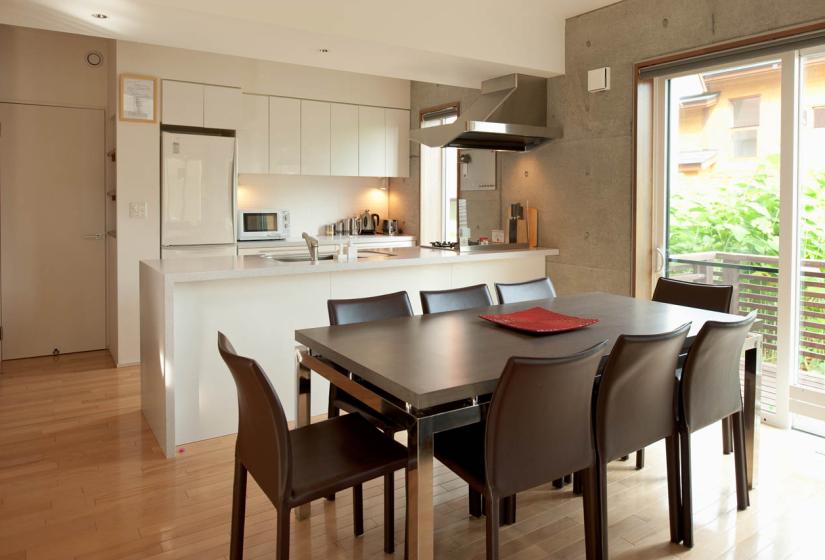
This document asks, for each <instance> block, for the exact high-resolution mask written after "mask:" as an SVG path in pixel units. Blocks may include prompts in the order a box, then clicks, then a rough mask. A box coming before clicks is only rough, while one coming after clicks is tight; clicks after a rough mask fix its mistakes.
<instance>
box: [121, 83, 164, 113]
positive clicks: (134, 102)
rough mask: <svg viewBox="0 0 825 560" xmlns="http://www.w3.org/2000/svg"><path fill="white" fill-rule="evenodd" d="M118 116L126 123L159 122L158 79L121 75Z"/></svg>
mask: <svg viewBox="0 0 825 560" xmlns="http://www.w3.org/2000/svg"><path fill="white" fill-rule="evenodd" d="M118 116H119V118H120V120H121V121H126V122H139V123H156V122H158V79H157V78H155V77H153V76H141V75H138V74H121V75H120V103H119V108H118Z"/></svg>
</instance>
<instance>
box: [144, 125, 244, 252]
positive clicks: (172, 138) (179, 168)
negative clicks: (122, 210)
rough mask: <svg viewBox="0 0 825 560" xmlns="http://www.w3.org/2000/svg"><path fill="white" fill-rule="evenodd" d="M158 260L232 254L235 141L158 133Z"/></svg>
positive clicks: (233, 239) (233, 242) (224, 138)
mask: <svg viewBox="0 0 825 560" xmlns="http://www.w3.org/2000/svg"><path fill="white" fill-rule="evenodd" d="M161 177H162V181H161V201H160V206H161V234H160V239H161V242H160V243H161V258H163V259H168V258H178V257H206V256H227V255H235V254H236V248H235V138H231V137H226V136H208V135H205V134H185V133H178V132H163V133H161Z"/></svg>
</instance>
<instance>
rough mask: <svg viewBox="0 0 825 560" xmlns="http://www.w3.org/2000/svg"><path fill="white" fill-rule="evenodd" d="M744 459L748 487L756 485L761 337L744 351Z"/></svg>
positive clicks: (760, 408)
mask: <svg viewBox="0 0 825 560" xmlns="http://www.w3.org/2000/svg"><path fill="white" fill-rule="evenodd" d="M744 393H745V394H744V420H745V459H746V462H747V471H748V489H749V490H753V488H755V487H756V481H757V475H758V470H757V467H758V463H759V424H761V422H762V337H761V336H760V337H759V339H758V340H756V342H755V344H754V347H753V348H748V349H747V350H746V351H745V391H744Z"/></svg>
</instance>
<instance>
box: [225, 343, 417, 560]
mask: <svg viewBox="0 0 825 560" xmlns="http://www.w3.org/2000/svg"><path fill="white" fill-rule="evenodd" d="M218 350H219V352H220V354H221V357H222V358H223V360H224V362H225V363H226V365H227V366H228V367H229V371H230V372H231V374H232V377H233V379H234V380H235V386H236V387H237V390H238V438H237V441H236V444H235V483H234V489H233V496H232V529H231V540H230V549H229V557H230V559H231V560H241V558H242V557H243V540H244V521H245V512H246V480H247V473H249V474H251V475H252V478H254V479H255V482H257V484H258V486H259V487H260V488H261V490H263V492H264V494H266V496H267V498H269V500H270V502H272V505H274V506H275V509H276V510H277V512H278V520H277V543H276V554H275V557H276V558H277V559H278V560H287V559H288V558H289V525H290V510H291V509H292V508H294V507H296V506H299V505H303V504H306V503H309V502H310V501H312V500H315V499H317V498H321V497H323V496H325V495H327V494H329V493H330V492H335V491H338V490H344V489H346V488H353V489H355V487H360V485H361V484H362V483H363V482H366V481H368V480H372V479H374V478H377V477H379V476H384V475H387V474H390V475H391V474H392V473H393V472H395V471H397V470H399V469H405V468H406V467H407V465H408V455H407V449H406V448H405V447H404V446H403V445H401V444H400V443H398V442H396V441H395V440H393V439H392V438H391V437H389V436H386V435H384V434H382V433H381V432H380V431H378V430H377V429H376V428H375V427H374V426H373V425H372V424H370V423H369V422H368V421H367V420H365V419H364V418H363V417H361V416H359V415H358V414H347V415H346V416H342V417H339V418H333V419H330V420H325V421H323V422H318V423H315V424H311V425H309V426H305V427H303V428H297V429H295V430H291V431H290V430H289V427H288V425H287V420H286V416H285V414H284V409H283V406H282V405H281V401H280V399H279V398H278V395H277V394H276V392H275V389H274V388H273V387H272V384H271V383H270V382H269V378H268V377H267V376H266V374H265V373H264V372H263V370H262V369H261V367H260V366H259V365H258V363H257V362H256V361H255V360H252V359H250V358H245V357H243V356H239V355H238V354H237V353H236V352H235V349H234V348H233V347H232V344H231V343H230V342H229V340H228V339H227V338H226V336H224V335H223V333H218ZM353 515H354V517H355V535H356V536H358V535H360V534H362V533H363V532H364V528H363V527H364V522H363V501H362V497H361V495H357V494H355V493H354V494H353ZM393 515H394V503H393V492H389V493H385V494H384V519H385V523H386V522H387V521H389V523H391V524H392V522H393ZM388 536H389V542H387V541H385V543H384V548H385V550H389V552H392V551H393V549H394V542H393V541H394V536H395V532H394V530H392V527H391V528H390V531H389V532H387V531H385V532H384V537H385V539H387V538H388Z"/></svg>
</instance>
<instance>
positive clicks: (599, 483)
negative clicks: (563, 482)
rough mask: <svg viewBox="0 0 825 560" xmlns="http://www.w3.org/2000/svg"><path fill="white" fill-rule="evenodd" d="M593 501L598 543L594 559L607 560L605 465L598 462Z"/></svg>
mask: <svg viewBox="0 0 825 560" xmlns="http://www.w3.org/2000/svg"><path fill="white" fill-rule="evenodd" d="M594 483H595V487H594V489H593V492H594V498H593V499H594V500H595V502H596V504H597V505H596V511H595V521H596V526H597V528H596V534H597V535H598V538H599V540H598V542H597V543H596V547H597V554H596V556H595V557H596V558H609V555H608V547H607V538H608V537H607V463H603V462H602V461H601V460H598V464H597V465H596V467H595V479H594Z"/></svg>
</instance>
